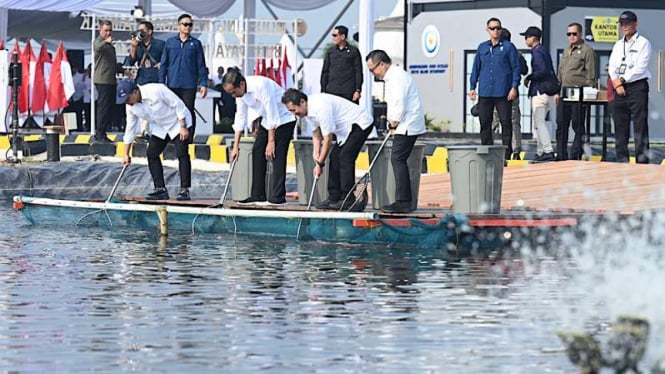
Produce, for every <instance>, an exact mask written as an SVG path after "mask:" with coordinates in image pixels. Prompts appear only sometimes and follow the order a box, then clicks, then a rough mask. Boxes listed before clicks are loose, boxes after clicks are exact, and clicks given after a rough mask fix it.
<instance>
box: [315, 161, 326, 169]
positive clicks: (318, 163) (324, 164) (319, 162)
mask: <svg viewBox="0 0 665 374" xmlns="http://www.w3.org/2000/svg"><path fill="white" fill-rule="evenodd" d="M314 162H316V164H317V165H319V167H320V168H323V167H324V166H326V163H325V162H321V161H319V160H315V161H314Z"/></svg>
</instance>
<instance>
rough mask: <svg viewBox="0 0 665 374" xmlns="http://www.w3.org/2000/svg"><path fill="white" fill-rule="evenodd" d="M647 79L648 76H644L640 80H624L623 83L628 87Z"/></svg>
mask: <svg viewBox="0 0 665 374" xmlns="http://www.w3.org/2000/svg"><path fill="white" fill-rule="evenodd" d="M647 80H648V78H642V79H638V80H636V81H633V82H624V83H623V85H624V86H626V87H629V86H632V85H635V84H638V83H644V82H646V81H647Z"/></svg>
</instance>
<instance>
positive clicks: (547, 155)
mask: <svg viewBox="0 0 665 374" xmlns="http://www.w3.org/2000/svg"><path fill="white" fill-rule="evenodd" d="M555 160H556V157H555V156H554V152H548V153H543V154H542V155H540V156H536V158H535V159H534V161H537V162H549V161H555Z"/></svg>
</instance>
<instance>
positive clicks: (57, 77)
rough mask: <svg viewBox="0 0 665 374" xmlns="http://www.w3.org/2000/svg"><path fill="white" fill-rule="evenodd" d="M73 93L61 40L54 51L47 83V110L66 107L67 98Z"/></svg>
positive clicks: (70, 70) (72, 82)
mask: <svg viewBox="0 0 665 374" xmlns="http://www.w3.org/2000/svg"><path fill="white" fill-rule="evenodd" d="M73 94H74V80H73V79H72V68H71V66H70V65H69V60H68V59H67V54H66V53H65V47H64V45H63V44H62V40H61V41H60V43H58V50H57V51H56V52H55V58H54V59H53V67H52V68H51V76H50V77H49V83H48V98H47V100H46V103H47V105H48V110H49V111H56V110H60V109H63V108H66V107H67V106H68V105H69V101H68V100H69V98H70V97H72V95H73Z"/></svg>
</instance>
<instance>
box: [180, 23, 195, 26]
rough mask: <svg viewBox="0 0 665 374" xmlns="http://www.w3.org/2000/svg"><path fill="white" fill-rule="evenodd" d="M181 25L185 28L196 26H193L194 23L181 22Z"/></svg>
mask: <svg viewBox="0 0 665 374" xmlns="http://www.w3.org/2000/svg"><path fill="white" fill-rule="evenodd" d="M180 24H181V25H183V26H185V27H192V26H194V24H193V23H192V22H181V23H180Z"/></svg>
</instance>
